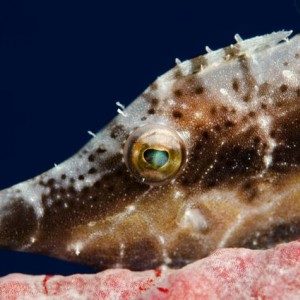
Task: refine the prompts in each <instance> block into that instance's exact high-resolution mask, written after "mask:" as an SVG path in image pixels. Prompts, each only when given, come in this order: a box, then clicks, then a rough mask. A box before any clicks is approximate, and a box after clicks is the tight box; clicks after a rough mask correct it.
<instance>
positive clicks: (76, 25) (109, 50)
mask: <svg viewBox="0 0 300 300" xmlns="http://www.w3.org/2000/svg"><path fill="white" fill-rule="evenodd" d="M3 2H4V1H2V2H1V4H0V134H1V139H0V189H2V188H5V187H8V186H10V185H13V184H15V183H18V182H20V181H23V180H25V179H28V178H31V177H33V176H35V175H37V174H39V173H41V172H43V171H45V170H47V169H49V168H51V167H53V164H54V163H59V162H61V161H63V160H65V159H66V158H68V157H69V156H71V155H72V154H73V153H75V152H76V151H77V150H78V149H79V148H80V147H81V146H83V145H84V144H85V143H86V142H87V141H88V140H89V136H88V134H87V130H91V131H94V132H97V131H98V130H99V129H101V127H103V126H104V125H105V124H106V123H107V122H109V120H110V119H111V118H113V117H114V116H115V115H116V106H115V102H116V101H120V102H122V103H124V104H129V103H130V102H131V101H132V100H134V98H135V97H136V96H137V95H138V94H139V93H141V92H142V91H143V90H144V89H145V88H146V87H147V86H148V85H149V84H150V83H151V82H152V81H153V80H154V79H155V78H156V77H157V76H158V75H161V74H162V73H164V72H165V71H167V70H168V69H169V68H171V67H172V66H173V65H174V59H175V57H178V58H180V59H181V60H184V59H188V58H191V57H194V56H197V55H199V54H202V53H204V47H205V46H206V45H209V46H210V47H211V48H212V49H217V48H220V47H223V46H227V45H228V44H230V43H232V42H233V35H234V34H235V33H237V32H238V33H239V34H240V35H241V36H242V37H244V38H249V37H252V36H255V35H261V34H264V33H270V32H272V31H276V30H281V29H294V32H299V31H300V30H299V29H300V13H299V12H298V11H299V9H297V8H296V6H295V3H294V1H292V0H291V1H262V0H260V1H257V0H252V1H245V2H243V1H238V4H233V3H232V2H230V1H219V2H216V1H200V0H198V1H196V0H189V1H175V0H173V1H171V0H161V1H153V0H152V1H136V2H133V1H123V0H120V1H100V0H93V1H74V0H73V1H53V0H52V1H50V0H49V1H37V0H31V1H30V0H29V1H24V0H20V1H7V2H9V4H3ZM298 6H300V3H299V5H298ZM11 272H23V273H29V274H41V273H48V274H49V273H57V274H71V273H77V272H93V270H91V269H88V268H85V267H81V266H77V265H73V264H69V263H65V262H61V261H59V260H54V259H50V258H45V257H42V256H36V255H30V254H23V253H13V252H9V251H4V250H3V251H0V275H5V274H8V273H11Z"/></svg>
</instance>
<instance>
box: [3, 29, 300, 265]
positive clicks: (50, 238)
mask: <svg viewBox="0 0 300 300" xmlns="http://www.w3.org/2000/svg"><path fill="white" fill-rule="evenodd" d="M290 33H291V32H284V31H282V32H277V33H272V34H270V35H265V36H261V37H256V38H253V39H248V40H244V41H239V42H238V43H237V44H235V45H233V46H228V47H225V48H223V49H220V50H217V51H212V52H209V53H208V54H206V55H203V56H199V57H196V58H194V59H191V60H188V61H186V62H182V63H181V62H178V63H177V65H176V66H175V67H174V68H173V69H171V70H170V71H168V72H167V73H166V74H164V75H162V76H161V77H158V79H157V80H156V81H155V82H154V83H153V84H152V85H150V86H149V87H148V88H147V89H146V90H145V92H144V93H143V94H142V95H140V96H139V97H138V98H137V99H136V100H135V101H134V102H133V103H132V104H131V105H130V106H128V107H127V108H126V109H123V108H122V107H120V108H119V115H118V116H117V117H116V118H115V119H114V120H112V122H111V123H110V124H108V125H107V127H105V128H104V129H103V130H101V131H100V132H99V133H98V134H97V135H96V136H95V137H94V138H92V140H91V141H90V142H89V143H88V144H87V145H85V146H84V147H83V148H82V149H81V150H80V151H79V152H78V153H76V154H75V155H74V156H73V157H71V158H70V159H68V160H67V161H65V162H63V163H62V164H60V165H57V166H56V167H55V168H53V169H51V170H49V171H47V172H45V173H43V174H41V175H39V176H37V177H35V178H33V179H30V180H28V181H25V182H23V183H19V184H17V185H14V186H13V187H11V188H8V189H5V190H2V191H1V192H0V246H1V247H2V248H9V249H13V250H18V251H28V252H35V253H42V254H46V255H50V256H54V257H57V258H61V259H64V260H69V261H74V262H78V263H81V264H86V265H89V266H92V267H96V268H98V269H105V268H111V267H123V268H129V269H132V270H144V269H151V268H155V267H158V266H160V265H162V264H166V265H168V266H170V267H181V266H183V265H186V264H187V263H190V262H192V261H195V260H197V259H200V258H202V257H205V256H207V255H209V254H210V253H211V252H212V251H214V250H215V249H217V248H220V247H232V246H239V247H241V246H245V247H249V248H269V247H272V246H273V245H274V244H277V243H280V242H284V241H289V240H293V239H295V238H296V237H299V236H300V201H299V200H300V184H299V183H300V172H299V168H300V82H299V81H300V37H299V36H295V37H293V38H292V39H290V40H288V39H287V38H288V36H289V35H290ZM281 41H282V42H281ZM279 42H281V43H279ZM146 125H160V126H165V127H166V128H170V129H171V130H174V131H176V132H177V133H178V134H179V135H180V136H181V137H182V139H183V141H184V144H185V150H186V161H185V162H184V163H183V167H182V170H181V171H180V172H179V173H178V175H177V176H176V177H175V178H174V179H173V180H171V181H168V182H163V183H162V184H156V185H151V184H150V185H149V184H147V183H143V182H141V181H140V180H138V179H137V178H136V177H135V176H133V175H132V174H131V172H130V171H129V169H128V168H127V166H126V162H125V160H124V155H123V149H124V144H125V142H126V140H127V139H128V137H130V135H131V134H132V132H133V131H135V130H136V129H137V128H140V127H142V126H146Z"/></svg>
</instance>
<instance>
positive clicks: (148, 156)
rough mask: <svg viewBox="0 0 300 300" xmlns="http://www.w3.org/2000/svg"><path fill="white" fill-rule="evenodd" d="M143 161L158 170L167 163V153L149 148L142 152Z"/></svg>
mask: <svg viewBox="0 0 300 300" xmlns="http://www.w3.org/2000/svg"><path fill="white" fill-rule="evenodd" d="M144 159H145V161H146V162H147V163H148V164H149V165H150V166H151V167H152V168H153V169H159V168H161V167H163V166H164V165H165V164H166V163H167V162H168V160H169V153H168V152H167V151H164V150H157V149H152V148H150V149H147V150H146V151H145V152H144Z"/></svg>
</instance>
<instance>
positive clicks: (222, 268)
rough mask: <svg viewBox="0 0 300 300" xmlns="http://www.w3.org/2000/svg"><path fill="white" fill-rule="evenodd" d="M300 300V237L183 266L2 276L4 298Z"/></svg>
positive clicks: (223, 251) (224, 252)
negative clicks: (59, 274) (65, 274)
mask: <svg viewBox="0 0 300 300" xmlns="http://www.w3.org/2000/svg"><path fill="white" fill-rule="evenodd" d="M216 298H218V299H233V298H234V299H249V298H252V299H300V241H296V242H291V243H288V244H283V245H279V246H277V247H276V248H275V249H270V250H264V251H262V250H260V251H257V250H256V251H255V250H248V249H221V250H218V251H216V252H215V253H213V254H212V255H211V256H209V257H207V258H205V259H202V260H199V261H197V262H195V263H193V264H191V265H188V266H186V267H184V268H182V269H180V270H164V269H163V270H151V271H145V272H131V271H128V270H107V271H104V272H100V273H98V274H95V275H73V276H69V277H63V276H47V275H46V276H29V275H22V274H12V275H8V276H5V277H3V278H0V299H8V300H13V299H22V300H23V299H64V300H68V299H216Z"/></svg>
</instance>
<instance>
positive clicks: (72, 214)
mask: <svg viewBox="0 0 300 300" xmlns="http://www.w3.org/2000/svg"><path fill="white" fill-rule="evenodd" d="M127 174H128V173H127V171H126V166H125V165H123V164H122V165H119V167H116V169H115V170H112V171H111V172H110V173H108V174H106V175H104V176H102V178H101V179H99V180H98V181H96V182H95V183H94V184H93V185H92V186H86V187H83V188H82V189H81V191H77V190H75V188H74V187H73V184H71V183H70V185H69V186H67V187H65V188H63V187H61V186H60V187H57V185H55V184H52V185H51V187H50V193H49V194H47V195H43V197H42V199H43V204H44V207H45V209H44V217H43V218H42V220H41V223H40V231H39V239H38V241H37V242H36V243H35V245H33V247H34V248H35V249H36V250H40V251H41V252H46V253H48V252H49V251H52V250H51V249H54V248H56V250H55V251H58V248H62V249H65V247H66V245H68V244H70V243H72V241H73V240H74V239H75V238H79V237H80V239H81V240H82V241H84V240H85V239H87V238H88V236H89V234H90V233H91V232H92V227H91V228H89V226H88V224H89V223H90V222H100V223H101V222H103V221H105V220H106V219H107V218H110V217H112V216H114V215H116V214H118V213H121V212H122V211H124V210H126V207H127V206H128V205H130V204H132V202H133V201H134V200H135V196H136V195H137V194H139V193H142V192H144V191H145V190H146V189H147V188H148V187H147V186H145V185H142V184H139V183H138V182H136V180H135V179H133V178H132V177H130V176H127V177H125V176H126V175H127ZM49 201H53V203H52V204H51V205H49V204H48V203H49ZM80 226H83V227H86V228H87V230H86V231H84V233H85V235H78V234H77V228H81V227H80ZM106 229H107V228H106ZM53 246H55V247H53ZM61 251H62V252H65V250H61Z"/></svg>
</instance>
